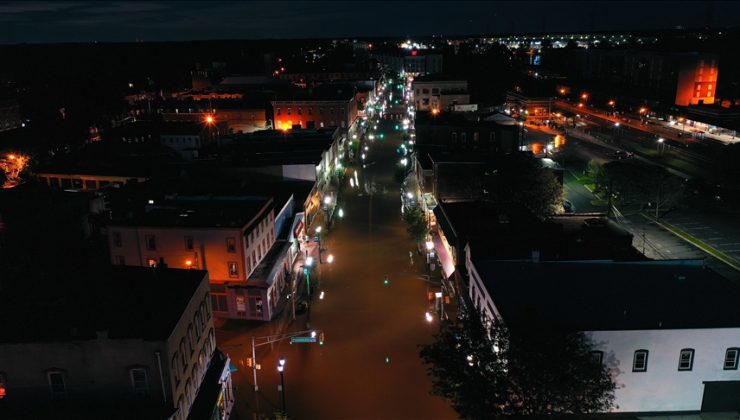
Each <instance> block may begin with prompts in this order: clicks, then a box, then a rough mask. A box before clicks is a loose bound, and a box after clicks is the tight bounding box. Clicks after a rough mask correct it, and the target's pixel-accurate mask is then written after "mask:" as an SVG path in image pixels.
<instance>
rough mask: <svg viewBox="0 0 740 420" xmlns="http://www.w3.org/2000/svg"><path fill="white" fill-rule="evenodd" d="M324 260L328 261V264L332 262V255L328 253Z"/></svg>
mask: <svg viewBox="0 0 740 420" xmlns="http://www.w3.org/2000/svg"><path fill="white" fill-rule="evenodd" d="M326 262H328V263H329V264H331V263H333V262H334V255H332V254H329V256H328V257H326Z"/></svg>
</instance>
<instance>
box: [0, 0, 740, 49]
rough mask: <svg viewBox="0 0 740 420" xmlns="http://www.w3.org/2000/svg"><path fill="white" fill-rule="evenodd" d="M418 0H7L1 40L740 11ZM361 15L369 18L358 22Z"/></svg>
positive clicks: (382, 30)
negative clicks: (422, 3) (422, 2)
mask: <svg viewBox="0 0 740 420" xmlns="http://www.w3.org/2000/svg"><path fill="white" fill-rule="evenodd" d="M418 5H419V3H418V2H408V1H402V2H367V1H363V2H337V1H318V2H300V1H298V2H296V1H284V2H229V1H221V2H209V3H196V2H172V1H155V2H130V1H129V2H127V1H123V2H90V1H81V2H43V1H42V2H8V3H2V4H0V22H2V23H3V25H2V27H1V28H0V44H6V45H7V44H57V43H95V42H99V43H133V42H182V41H224V40H294V39H295V40H298V39H301V40H302V39H332V38H402V37H425V38H426V37H431V36H441V35H445V36H476V35H481V34H490V35H492V36H496V35H509V34H510V35H520V34H536V33H554V34H557V33H573V32H577V33H602V32H630V31H634V32H645V31H660V30H669V29H675V28H677V27H683V28H689V29H692V30H696V29H700V28H706V27H710V28H717V29H720V28H721V29H727V28H734V27H737V26H738V19H737V16H738V15H739V14H740V4H739V3H735V2H694V1H681V2H660V1H647V2H640V3H636V2H617V1H598V2H589V3H586V2H573V1H560V2H541V1H528V2H507V1H502V2H470V1H464V2H427V3H425V7H424V8H423V9H419V8H418ZM360 13H362V14H364V15H365V17H364V18H363V19H361V20H358V19H356V17H357V16H358V14H360ZM471 16H472V18H471ZM380 22H382V24H381V23H380ZM451 34H454V35H451Z"/></svg>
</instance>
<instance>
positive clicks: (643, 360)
mask: <svg viewBox="0 0 740 420" xmlns="http://www.w3.org/2000/svg"><path fill="white" fill-rule="evenodd" d="M647 362H648V351H647V350H637V351H635V357H634V359H633V360H632V372H646V371H647Z"/></svg>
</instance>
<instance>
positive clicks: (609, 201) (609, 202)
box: [606, 179, 614, 219]
mask: <svg viewBox="0 0 740 420" xmlns="http://www.w3.org/2000/svg"><path fill="white" fill-rule="evenodd" d="M613 182H614V181H613V180H611V179H610V180H609V197H607V207H606V218H607V219H608V218H609V216H610V215H611V213H612V183H613Z"/></svg>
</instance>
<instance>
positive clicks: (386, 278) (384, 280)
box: [383, 276, 391, 286]
mask: <svg viewBox="0 0 740 420" xmlns="http://www.w3.org/2000/svg"><path fill="white" fill-rule="evenodd" d="M390 283H391V281H390V280H388V276H385V278H383V284H385V285H386V286H387V285H389V284H390Z"/></svg>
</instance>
